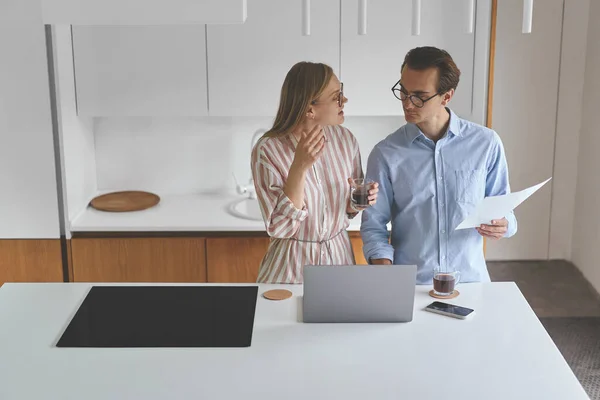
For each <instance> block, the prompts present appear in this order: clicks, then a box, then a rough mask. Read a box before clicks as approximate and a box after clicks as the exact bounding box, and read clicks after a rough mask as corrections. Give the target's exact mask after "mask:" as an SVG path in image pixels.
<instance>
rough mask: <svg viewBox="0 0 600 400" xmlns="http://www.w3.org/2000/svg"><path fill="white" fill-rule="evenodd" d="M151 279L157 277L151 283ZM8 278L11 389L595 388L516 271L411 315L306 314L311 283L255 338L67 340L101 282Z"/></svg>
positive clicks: (62, 394)
mask: <svg viewBox="0 0 600 400" xmlns="http://www.w3.org/2000/svg"><path fill="white" fill-rule="evenodd" d="M144 285H147V284H144ZM90 287H91V285H90V284H84V283H37V284H36V283H33V284H29V283H27V284H24V283H6V284H4V286H2V287H1V288H0V326H1V327H2V328H0V399H10V400H20V399H28V400H29V399H42V398H43V399H60V400H70V399H73V400H74V399H86V400H96V399H98V400H99V399H111V400H117V399H128V400H131V399H145V400H146V399H149V400H153V399H249V400H250V399H257V400H258V399H261V400H265V399H286V400H295V399H298V400H300V399H302V400H306V399H344V400H346V399H349V400H351V399H363V400H364V399H377V400H386V399H394V400H397V399H410V400H413V399H436V400H439V399H461V400H483V399H485V400H495V399H497V400H507V399H557V400H566V399H569V400H577V399H588V396H587V395H586V393H585V392H584V390H583V388H582V387H581V385H580V384H579V382H578V381H577V379H576V377H575V376H574V374H573V373H572V371H571V369H570V368H569V366H568V365H567V363H566V362H565V360H564V358H563V357H562V355H561V354H560V352H559V351H558V349H557V348H556V346H555V345H554V343H553V342H552V340H551V338H550V336H549V335H548V334H547V333H546V331H545V330H544V327H543V325H542V324H541V323H540V322H539V320H538V319H537V317H536V316H535V314H534V313H533V311H532V309H531V308H530V307H529V305H528V303H527V302H526V301H525V298H524V297H523V296H522V294H521V292H520V291H519V289H518V288H517V286H516V285H515V284H514V283H483V284H463V285H460V286H459V290H460V291H461V295H460V296H459V297H458V298H456V299H453V300H450V301H448V302H451V303H454V304H458V305H464V306H467V307H471V308H474V309H475V310H476V313H475V315H473V316H472V317H471V319H469V320H464V321H463V320H457V319H452V318H449V317H444V316H441V315H437V314H432V313H428V312H425V311H422V308H423V307H425V306H426V305H427V304H428V303H430V302H431V301H433V299H432V298H431V297H429V296H428V295H427V294H426V293H427V291H428V290H429V289H430V287H428V286H417V292H416V301H415V314H414V319H413V321H412V322H410V323H400V324H304V323H302V322H299V321H301V319H300V318H301V317H300V315H299V306H300V305H301V297H300V296H301V294H302V286H283V285H259V296H260V294H262V293H263V292H264V291H265V290H267V289H271V288H274V287H285V288H288V289H290V290H292V291H293V292H294V294H295V296H294V297H292V298H291V299H288V300H285V301H281V302H271V301H269V300H265V299H264V298H262V297H259V299H258V302H257V306H256V318H255V323H254V332H253V338H252V345H251V347H248V348H230V349H216V348H185V349H178V348H154V349H147V348H135V349H118V348H112V349H110V348H104V349H96V348H85V349H75V348H57V347H55V343H56V342H57V341H58V339H59V338H60V336H61V335H62V333H63V331H64V329H65V328H66V326H67V325H68V323H69V321H70V319H71V318H72V316H73V315H74V313H75V312H76V310H77V308H78V306H79V304H81V302H82V301H83V299H84V297H85V295H86V294H87V292H88V290H89V289H90Z"/></svg>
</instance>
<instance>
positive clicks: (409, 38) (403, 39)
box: [341, 0, 491, 122]
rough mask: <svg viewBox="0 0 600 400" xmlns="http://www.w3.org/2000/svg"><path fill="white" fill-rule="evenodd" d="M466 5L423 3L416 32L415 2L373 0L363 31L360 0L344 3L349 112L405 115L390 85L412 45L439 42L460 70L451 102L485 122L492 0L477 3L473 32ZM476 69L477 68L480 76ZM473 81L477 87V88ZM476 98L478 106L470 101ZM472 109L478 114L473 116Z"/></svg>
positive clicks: (439, 0)
mask: <svg viewBox="0 0 600 400" xmlns="http://www.w3.org/2000/svg"><path fill="white" fill-rule="evenodd" d="M468 3H469V2H468V1H467V0H452V1H448V0H426V1H423V2H422V3H421V4H422V8H421V32H420V35H418V36H413V35H412V33H411V13H412V2H411V1H397V0H372V1H369V2H368V7H367V10H366V22H367V23H366V34H359V30H358V21H359V16H362V11H360V10H359V0H345V1H343V2H342V13H341V14H342V38H341V43H342V46H341V47H342V48H341V60H342V61H341V70H342V80H343V81H344V90H345V92H346V94H347V97H348V98H349V102H348V104H347V105H346V107H345V109H346V114H347V115H401V114H403V111H402V104H401V103H400V101H399V100H398V99H396V98H395V97H394V95H393V94H392V91H391V88H392V86H393V85H394V83H396V82H397V81H398V79H400V68H401V66H402V62H403V60H404V56H405V55H406V53H407V52H408V51H409V50H410V49H412V48H414V47H418V46H436V47H439V48H442V49H444V50H446V51H448V52H449V53H450V55H451V56H452V58H453V59H454V61H455V62H456V64H457V65H458V67H459V69H460V70H461V80H460V83H459V85H458V89H457V91H456V93H455V96H454V99H453V100H452V101H451V103H450V106H451V107H452V108H453V109H454V111H455V112H456V113H457V114H459V115H460V116H462V117H464V118H470V119H475V120H476V121H477V122H482V118H483V115H484V114H483V111H482V110H483V107H484V105H485V76H486V74H487V64H488V63H487V57H488V52H487V48H488V46H489V43H486V38H488V39H489V23H490V22H489V19H490V14H489V12H490V10H491V8H490V7H489V3H490V0H479V1H477V7H476V9H477V12H476V20H475V21H476V23H475V30H474V33H472V34H469V33H467V25H468V22H469V16H468ZM476 36H478V38H477V39H476ZM474 71H477V74H476V76H475V75H474ZM474 79H475V80H476V83H477V86H476V88H477V90H476V91H473V87H474ZM474 95H475V97H474ZM474 102H477V104H476V105H475V104H472V103H474ZM474 108H475V109H476V111H477V115H476V116H477V118H473V116H474Z"/></svg>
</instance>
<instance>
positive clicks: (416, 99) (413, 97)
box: [392, 81, 439, 108]
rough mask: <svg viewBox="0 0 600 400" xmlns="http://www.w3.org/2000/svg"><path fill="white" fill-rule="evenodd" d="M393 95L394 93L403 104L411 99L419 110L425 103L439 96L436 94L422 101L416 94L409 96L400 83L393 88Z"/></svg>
mask: <svg viewBox="0 0 600 400" xmlns="http://www.w3.org/2000/svg"><path fill="white" fill-rule="evenodd" d="M392 93H394V96H396V98H397V99H398V100H400V101H402V102H405V101H406V100H407V99H410V102H411V103H413V105H414V106H415V107H417V108H421V107H423V106H424V105H425V103H427V102H428V101H429V100H431V99H433V98H434V97H435V96H437V95H438V94H439V93H436V94H434V95H433V96H431V97H428V98H426V99H422V98H420V97H419V96H417V95H414V94H411V95H409V94H408V93H406V92H404V91H403V90H402V89H401V88H400V81H398V82H396V84H395V85H394V86H392Z"/></svg>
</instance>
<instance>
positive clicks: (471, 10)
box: [467, 0, 475, 33]
mask: <svg viewBox="0 0 600 400" xmlns="http://www.w3.org/2000/svg"><path fill="white" fill-rule="evenodd" d="M467 2H468V4H467V6H468V7H467V12H468V14H467V16H468V17H469V25H468V26H467V33H473V30H474V29H475V0H467Z"/></svg>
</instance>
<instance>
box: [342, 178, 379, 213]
mask: <svg viewBox="0 0 600 400" xmlns="http://www.w3.org/2000/svg"><path fill="white" fill-rule="evenodd" d="M348 183H350V186H351V187H352V186H354V183H353V182H352V178H348ZM377 193H379V183H377V182H373V184H372V186H371V189H369V197H368V200H369V205H368V206H366V207H364V206H363V207H361V206H358V205H356V204H353V203H352V198H350V199H349V200H348V210H347V211H348V213H353V212H357V211H363V210H366V209H367V208H369V207H370V206H372V205H375V203H377V196H378V194H377Z"/></svg>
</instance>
